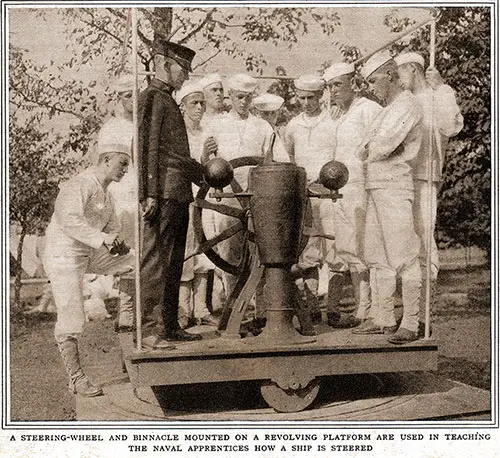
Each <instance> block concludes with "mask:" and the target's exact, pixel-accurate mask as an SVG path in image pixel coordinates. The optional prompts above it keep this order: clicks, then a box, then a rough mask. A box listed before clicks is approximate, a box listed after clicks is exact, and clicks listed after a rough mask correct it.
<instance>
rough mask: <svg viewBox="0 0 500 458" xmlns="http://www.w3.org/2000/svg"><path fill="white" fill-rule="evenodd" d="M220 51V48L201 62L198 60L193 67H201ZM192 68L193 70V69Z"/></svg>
mask: <svg viewBox="0 0 500 458" xmlns="http://www.w3.org/2000/svg"><path fill="white" fill-rule="evenodd" d="M220 52H221V50H220V49H218V50H217V52H216V53H215V54H213V55H212V56H209V57H208V58H207V59H205V60H204V61H203V62H200V63H199V64H198V65H197V66H196V67H194V69H197V68H198V67H201V66H202V65H205V64H206V63H207V62H208V61H210V60H212V59H213V58H214V57H215V56H217V54H219V53H220ZM194 69H193V70H194Z"/></svg>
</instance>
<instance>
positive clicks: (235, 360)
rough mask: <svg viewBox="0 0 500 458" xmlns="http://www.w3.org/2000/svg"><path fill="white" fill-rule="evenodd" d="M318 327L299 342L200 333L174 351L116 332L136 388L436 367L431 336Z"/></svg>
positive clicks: (290, 381) (284, 381)
mask: <svg viewBox="0 0 500 458" xmlns="http://www.w3.org/2000/svg"><path fill="white" fill-rule="evenodd" d="M318 330H319V333H318V335H317V336H315V337H314V341H308V339H307V338H305V337H303V339H304V343H303V344H296V343H294V344H290V343H286V342H279V341H271V340H269V339H260V338H259V337H246V338H244V339H241V340H231V339H220V338H210V336H208V338H205V337H207V336H204V339H203V340H201V341H196V342H179V343H178V344H177V343H176V348H175V349H173V350H168V351H160V350H155V351H137V350H136V349H135V347H134V343H133V340H132V335H131V334H121V335H120V343H121V347H122V352H123V355H124V362H125V365H126V368H127V372H128V375H129V377H130V382H131V383H132V385H133V386H135V387H150V386H162V385H183V384H194V383H216V382H228V381H246V380H271V381H275V382H277V383H278V385H279V386H281V387H282V388H287V387H288V386H305V385H306V384H307V383H309V382H310V381H311V380H313V379H314V378H315V377H323V376H330V375H346V374H373V373H381V372H407V371H429V370H436V369H437V355H438V343H437V342H436V341H435V340H418V341H415V342H411V343H409V344H406V345H393V344H390V343H389V342H387V338H386V336H384V335H368V336H364V335H361V336H360V335H354V334H352V333H351V330H349V329H340V330H334V331H332V330H331V328H329V327H328V326H326V325H324V332H321V327H318ZM301 337H302V336H301ZM297 384H298V385H297Z"/></svg>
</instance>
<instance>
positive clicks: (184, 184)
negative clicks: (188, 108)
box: [138, 40, 203, 349]
mask: <svg viewBox="0 0 500 458" xmlns="http://www.w3.org/2000/svg"><path fill="white" fill-rule="evenodd" d="M153 55H154V68H155V76H154V78H153V79H152V80H151V82H150V84H149V86H148V87H147V88H146V89H145V90H144V91H143V92H142V93H141V95H140V98H139V116H138V118H139V139H138V149H139V200H140V202H141V205H142V209H143V219H144V228H143V246H142V256H141V294H142V324H143V327H142V330H143V333H144V334H143V335H144V339H143V344H144V345H145V346H146V347H149V348H153V349H161V348H163V349H168V348H172V347H173V345H172V344H171V343H170V342H169V341H193V340H199V339H201V336H200V335H197V334H190V333H188V332H186V331H184V330H183V329H181V328H180V326H179V322H178V310H179V285H180V281H181V274H182V265H183V262H184V250H185V246H186V234H187V228H188V221H189V204H190V203H191V202H192V201H193V193H192V190H191V183H197V184H201V182H202V179H203V166H202V165H201V164H200V163H199V162H198V161H196V160H195V159H193V158H192V157H191V155H190V151H189V142H188V137H187V132H186V126H185V124H184V120H183V117H182V114H181V112H180V110H179V107H178V106H177V103H176V102H175V100H174V98H173V97H172V93H173V91H174V90H179V89H180V88H181V87H182V84H183V83H184V82H185V81H186V80H187V79H188V76H189V72H190V71H191V62H192V60H193V57H194V55H195V52H194V51H193V50H192V49H189V48H187V47H185V46H181V45H179V44H177V43H172V42H169V41H165V40H159V41H157V42H156V43H155V46H154V49H153ZM157 307H160V308H161V315H162V321H163V323H162V326H161V327H160V329H158V327H159V326H158V325H159V320H158V319H157V317H156V314H155V309H156V308H157Z"/></svg>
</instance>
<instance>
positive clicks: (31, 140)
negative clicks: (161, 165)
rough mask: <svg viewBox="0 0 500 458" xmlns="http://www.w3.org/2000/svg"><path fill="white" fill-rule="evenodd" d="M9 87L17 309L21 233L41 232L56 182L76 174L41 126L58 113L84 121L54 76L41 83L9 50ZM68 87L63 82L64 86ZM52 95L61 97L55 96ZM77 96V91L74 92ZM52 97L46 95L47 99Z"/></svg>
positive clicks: (59, 142) (20, 55)
mask: <svg viewBox="0 0 500 458" xmlns="http://www.w3.org/2000/svg"><path fill="white" fill-rule="evenodd" d="M10 57H11V59H10V61H9V84H10V88H11V91H10V100H9V102H10V107H11V112H10V118H9V218H10V223H11V224H16V225H17V226H18V227H19V228H20V234H19V236H20V237H19V242H18V246H17V264H18V266H19V268H18V269H17V271H16V280H15V285H14V303H15V305H16V306H17V307H20V306H21V304H20V291H21V273H22V269H21V268H20V267H21V265H22V252H23V244H24V239H25V237H26V235H38V234H42V233H43V232H44V230H45V227H46V225H47V223H48V221H49V218H50V216H51V214H52V203H53V202H54V200H55V197H56V195H57V189H58V184H59V182H60V180H62V179H64V178H65V177H66V176H68V174H70V173H73V172H75V171H76V169H77V167H78V166H79V164H80V161H79V160H78V157H75V156H73V157H72V156H70V155H68V150H67V148H65V147H64V144H65V141H63V139H62V138H61V137H60V136H58V135H55V134H54V133H52V132H51V131H50V130H47V129H45V130H44V128H43V125H44V124H45V122H46V121H47V119H48V118H50V117H53V116H56V115H57V114H58V113H64V114H65V115H68V114H70V115H72V116H74V117H76V118H78V119H80V120H84V118H85V115H83V114H81V113H82V112H83V110H80V109H79V108H80V107H79V106H78V104H77V103H73V105H69V104H68V105H65V104H64V101H65V99H64V96H65V95H66V97H68V95H67V93H69V92H70V87H69V86H66V88H64V84H62V85H60V86H59V87H57V86H56V81H57V78H55V77H51V78H48V79H47V80H43V79H41V78H40V77H39V76H38V75H40V74H43V72H44V70H45V69H44V68H43V67H36V66H34V65H33V63H32V62H31V61H29V60H28V59H26V58H25V55H24V51H23V50H22V49H19V48H15V47H11V48H10ZM68 84H69V83H68ZM57 93H60V94H61V98H60V99H58V98H57V97H55V95H56V94H57ZM76 93H78V89H76ZM51 96H52V97H51Z"/></svg>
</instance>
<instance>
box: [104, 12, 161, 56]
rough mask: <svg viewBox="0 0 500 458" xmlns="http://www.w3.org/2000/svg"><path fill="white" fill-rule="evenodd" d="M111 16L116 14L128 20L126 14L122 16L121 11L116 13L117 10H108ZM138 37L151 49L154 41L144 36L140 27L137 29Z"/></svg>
mask: <svg viewBox="0 0 500 458" xmlns="http://www.w3.org/2000/svg"><path fill="white" fill-rule="evenodd" d="M106 9H107V10H108V11H109V12H110V13H111V14H114V15H115V16H117V17H119V18H121V19H124V20H126V19H127V16H125V15H124V14H122V13H121V12H119V11H116V9H115V8H106ZM137 36H138V37H139V38H140V39H141V41H142V42H143V43H144V44H145V45H146V46H148V47H151V43H152V41H151V40H150V39H149V38H147V37H146V35H144V34H143V33H142V32H141V31H140V29H139V27H138V28H137Z"/></svg>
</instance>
